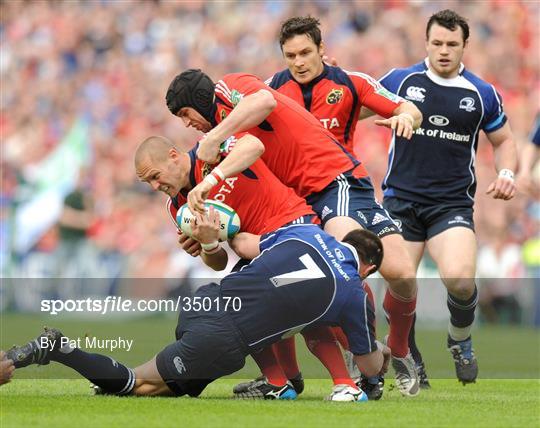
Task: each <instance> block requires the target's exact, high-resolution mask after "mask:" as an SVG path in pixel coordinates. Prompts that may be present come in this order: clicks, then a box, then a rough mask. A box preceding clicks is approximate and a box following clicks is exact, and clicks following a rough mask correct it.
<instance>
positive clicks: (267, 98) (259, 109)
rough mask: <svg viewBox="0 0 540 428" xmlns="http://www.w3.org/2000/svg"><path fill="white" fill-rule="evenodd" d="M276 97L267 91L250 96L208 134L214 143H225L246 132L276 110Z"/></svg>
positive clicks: (263, 90)
mask: <svg viewBox="0 0 540 428" xmlns="http://www.w3.org/2000/svg"><path fill="white" fill-rule="evenodd" d="M276 105H277V102H276V100H275V99H274V96H273V95H272V94H271V93H270V91H267V90H265V89H261V90H260V91H258V92H256V93H254V94H251V95H248V96H247V97H245V98H242V100H241V101H240V102H239V103H238V105H237V106H236V107H235V108H234V109H233V110H232V111H231V112H230V113H229V115H228V116H227V117H226V118H225V119H224V120H223V122H221V123H220V124H219V125H218V126H216V127H215V128H214V129H213V130H212V131H210V132H209V133H208V135H209V136H211V138H212V139H213V141H219V142H220V143H221V141H224V140H225V139H226V138H228V137H229V136H230V135H233V134H236V133H237V132H242V131H246V130H248V129H250V128H253V127H255V126H257V125H259V124H260V123H262V122H263V121H264V120H265V119H266V118H267V116H268V115H269V114H270V113H272V111H273V110H274V108H276Z"/></svg>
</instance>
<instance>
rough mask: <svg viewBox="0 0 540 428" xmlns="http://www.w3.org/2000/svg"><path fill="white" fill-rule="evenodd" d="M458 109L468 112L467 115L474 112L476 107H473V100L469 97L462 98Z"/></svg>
mask: <svg viewBox="0 0 540 428" xmlns="http://www.w3.org/2000/svg"><path fill="white" fill-rule="evenodd" d="M459 108H460V109H461V110H465V111H468V112H469V113H470V112H471V111H475V110H476V107H475V106H474V98H471V97H465V98H462V99H461V101H460V102H459Z"/></svg>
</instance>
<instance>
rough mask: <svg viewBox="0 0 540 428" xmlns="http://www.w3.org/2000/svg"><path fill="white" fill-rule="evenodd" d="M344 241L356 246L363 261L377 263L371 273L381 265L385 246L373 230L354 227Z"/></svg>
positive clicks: (368, 263)
mask: <svg viewBox="0 0 540 428" xmlns="http://www.w3.org/2000/svg"><path fill="white" fill-rule="evenodd" d="M342 241H343V242H345V243H347V244H350V245H352V246H353V247H354V249H355V250H356V252H357V253H358V258H359V259H360V262H361V263H363V264H365V265H375V269H373V270H372V271H371V272H369V273H373V272H375V271H377V270H378V269H379V268H380V267H381V263H382V261H383V256H384V251H383V246H382V242H381V240H380V239H379V237H378V236H377V235H375V234H374V233H373V232H370V231H369V230H364V229H354V230H351V231H350V232H349V233H347V234H346V235H345V237H344V238H343V239H342Z"/></svg>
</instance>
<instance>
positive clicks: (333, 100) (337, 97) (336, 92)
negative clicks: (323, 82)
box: [326, 88, 343, 104]
mask: <svg viewBox="0 0 540 428" xmlns="http://www.w3.org/2000/svg"><path fill="white" fill-rule="evenodd" d="M342 98H343V88H339V89H332V90H331V91H330V92H329V93H328V95H327V97H326V103H327V104H337V103H339V102H340V101H341V99H342Z"/></svg>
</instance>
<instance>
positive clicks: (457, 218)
mask: <svg viewBox="0 0 540 428" xmlns="http://www.w3.org/2000/svg"><path fill="white" fill-rule="evenodd" d="M448 224H468V225H470V224H471V222H469V221H467V220H465V219H464V218H463V217H462V216H460V215H457V216H455V217H454V219H453V220H450V221H448Z"/></svg>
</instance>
